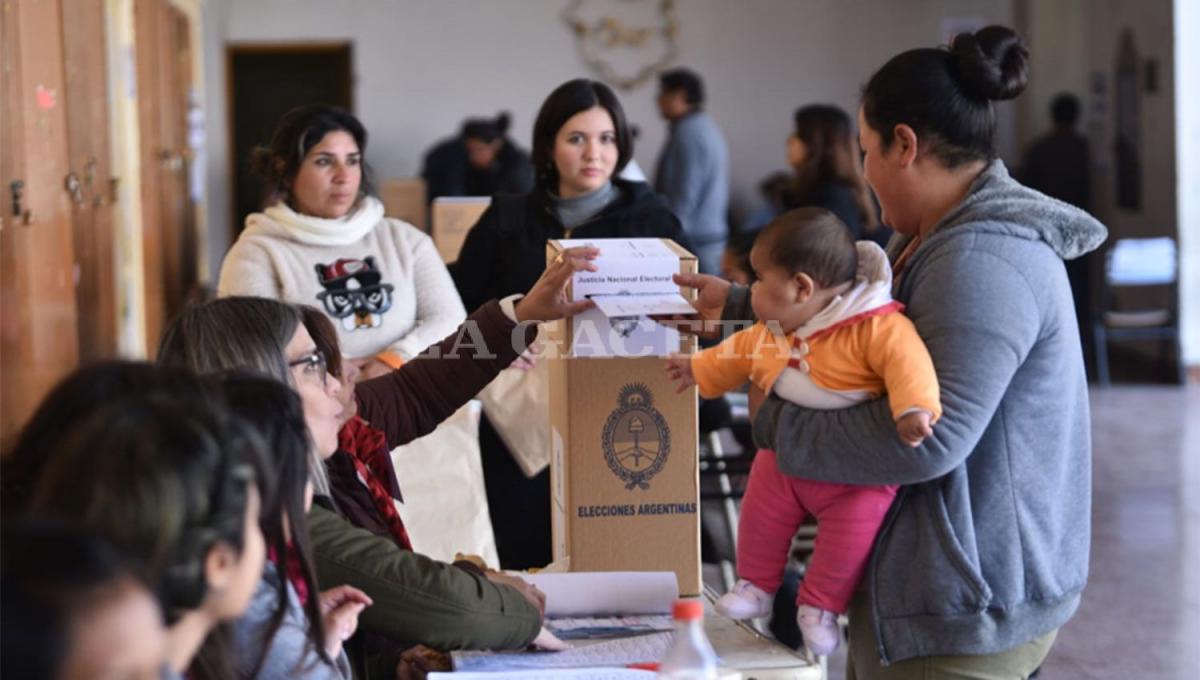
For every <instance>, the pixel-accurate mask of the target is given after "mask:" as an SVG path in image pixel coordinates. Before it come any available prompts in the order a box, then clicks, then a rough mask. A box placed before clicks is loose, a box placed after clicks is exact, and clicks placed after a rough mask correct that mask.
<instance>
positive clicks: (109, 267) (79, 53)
mask: <svg viewBox="0 0 1200 680" xmlns="http://www.w3.org/2000/svg"><path fill="white" fill-rule="evenodd" d="M62 19H63V28H62V33H63V63H64V69H65V72H66V104H67V142H68V144H67V146H68V151H69V153H70V156H69V163H70V175H68V177H69V178H71V179H69V180H68V181H69V182H71V183H72V186H73V187H74V189H73V190H71V188H70V187H68V191H69V193H70V194H71V208H72V211H73V218H74V219H73V221H74V226H75V239H74V243H75V262H76V267H77V270H76V271H77V276H78V283H77V286H76V292H75V300H76V303H77V307H78V310H79V355H80V359H81V360H83V361H85V362H86V361H91V360H96V359H103V358H111V357H114V356H116V354H117V277H116V271H115V253H114V251H113V248H114V245H113V244H114V239H113V220H112V204H111V193H112V192H111V190H110V187H111V179H112V177H111V166H112V161H111V156H110V152H109V134H108V132H109V117H108V69H107V66H106V64H107V58H106V56H107V55H106V49H105V29H104V0H62Z"/></svg>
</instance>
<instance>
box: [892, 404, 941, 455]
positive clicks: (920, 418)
mask: <svg viewBox="0 0 1200 680" xmlns="http://www.w3.org/2000/svg"><path fill="white" fill-rule="evenodd" d="M932 420H933V415H932V414H931V413H929V411H913V412H912V413H909V414H906V415H905V416H903V417H901V418H900V420H897V421H896V431H897V432H899V433H900V440H901V441H903V442H904V443H905V444H908V445H909V446H912V447H914V448H915V447H917V446H920V445H921V442H923V441H925V438H926V437H928V436H930V435H932V434H933V425H932V424H931V423H932Z"/></svg>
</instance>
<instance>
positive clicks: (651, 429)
mask: <svg viewBox="0 0 1200 680" xmlns="http://www.w3.org/2000/svg"><path fill="white" fill-rule="evenodd" d="M602 446H603V449H604V460H605V461H607V462H608V468H609V469H610V470H612V471H613V474H615V475H616V476H617V477H619V478H620V479H621V480H622V481H624V482H625V488H626V489H632V488H634V487H635V486H636V487H638V488H640V489H649V488H650V485H649V484H648V482H649V481H650V479H651V478H652V477H654V475H656V474H658V473H659V472H660V471H662V469H663V465H664V464H666V462H667V454H669V453H670V452H671V428H669V427H668V426H667V421H666V420H665V419H664V418H663V417H662V414H661V413H659V412H658V410H657V409H655V408H654V395H653V394H651V392H650V389H649V388H647V387H646V386H645V385H643V384H641V383H630V384H628V385H626V386H625V387H622V388H621V394H620V396H618V397H617V408H616V409H615V410H614V411H613V412H612V413H611V414H609V416H608V422H606V423H605V424H604V436H603V439H602Z"/></svg>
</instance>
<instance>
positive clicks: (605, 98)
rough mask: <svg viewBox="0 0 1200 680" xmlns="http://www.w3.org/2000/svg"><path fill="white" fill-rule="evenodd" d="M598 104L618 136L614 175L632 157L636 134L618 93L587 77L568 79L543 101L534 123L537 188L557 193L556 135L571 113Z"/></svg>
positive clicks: (534, 159)
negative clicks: (633, 132) (633, 133)
mask: <svg viewBox="0 0 1200 680" xmlns="http://www.w3.org/2000/svg"><path fill="white" fill-rule="evenodd" d="M596 106H599V107H602V108H603V109H604V110H605V111H608V115H609V116H610V117H611V118H612V121H613V130H614V132H616V135H617V165H616V167H614V168H613V176H616V175H618V174H619V173H620V172H621V170H623V169H624V168H625V165H626V164H627V163H629V159H630V158H632V157H633V135H632V134H630V132H629V124H628V123H627V122H626V121H625V110H624V109H622V108H621V102H620V100H618V99H617V95H615V94H613V91H612V90H611V89H609V87H608V86H607V85H605V84H604V83H600V82H597V81H595V80H588V79H586V78H578V79H576V80H569V81H567V82H565V83H563V84H562V85H559V86H558V87H557V88H555V89H554V91H553V92H551V93H550V96H549V97H546V101H544V102H542V108H541V109H539V110H538V115H537V120H536V121H534V123H533V153H532V158H533V170H534V173H535V175H536V179H535V181H534V188H535V189H536V190H538V191H550V192H552V193H558V167H557V166H555V165H554V138H555V137H556V136H557V135H558V131H559V130H560V129H562V126H563V125H565V124H566V122H567V121H568V120H570V118H571V116H574V115H575V114H577V113H579V112H580V111H587V110H588V109H590V108H594V107H596Z"/></svg>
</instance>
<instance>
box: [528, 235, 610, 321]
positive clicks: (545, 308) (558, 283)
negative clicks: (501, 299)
mask: <svg viewBox="0 0 1200 680" xmlns="http://www.w3.org/2000/svg"><path fill="white" fill-rule="evenodd" d="M599 255H600V249H599V248H592V247H587V246H581V247H579V248H568V249H566V250H564V251H563V252H562V253H561V254H559V256H558V257H557V258H555V260H554V262H552V263H550V265H549V266H547V267H546V271H544V272H542V276H541V278H539V279H538V280H537V282H536V283H534V284H533V287H532V288H530V289H529V292H528V293H526V294H525V297H523V298H521V299H520V300H518V301H517V304H516V307H515V308H514V311H515V312H516V315H517V321H521V322H526V321H533V322H540V321H556V320H558V319H561V318H563V317H567V316H573V315H575V314H578V313H580V312H582V311H584V310H585V309H588V308H590V307H592V305H593V304H594V303H593V302H592V301H591V300H580V301H579V302H570V301H569V300H568V299H567V284H568V283H570V282H571V275H572V274H574V273H575V272H581V271H589V272H594V271H596V265H595V264H593V263H592V260H595V259H596V258H597V257H599Z"/></svg>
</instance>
